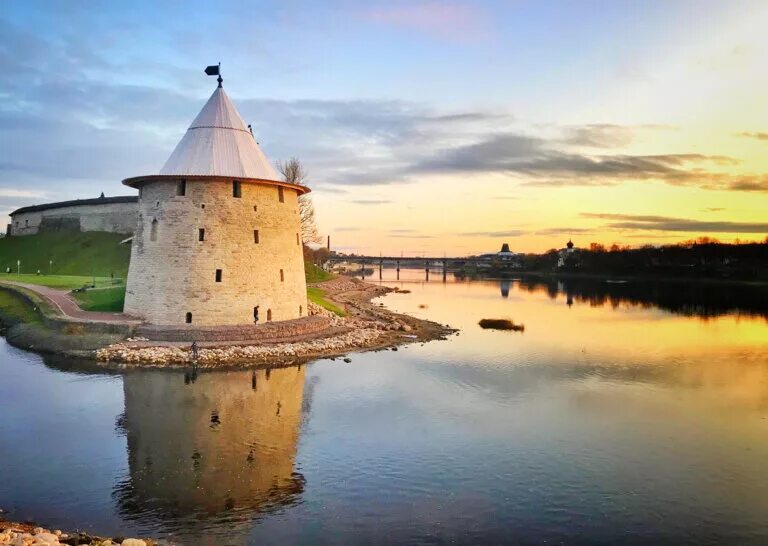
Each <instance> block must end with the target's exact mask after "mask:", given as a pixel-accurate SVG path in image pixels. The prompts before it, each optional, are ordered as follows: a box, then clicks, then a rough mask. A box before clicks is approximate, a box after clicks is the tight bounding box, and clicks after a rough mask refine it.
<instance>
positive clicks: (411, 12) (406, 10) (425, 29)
mask: <svg viewBox="0 0 768 546" xmlns="http://www.w3.org/2000/svg"><path fill="white" fill-rule="evenodd" d="M360 15H361V17H362V18H363V19H365V20H367V21H372V22H374V23H380V24H383V25H387V26H391V27H394V28H402V29H406V30H416V31H419V32H422V33H424V34H427V35H430V36H434V37H438V38H443V39H449V40H454V41H455V40H466V39H469V38H474V39H476V38H477V36H479V35H483V34H488V32H489V30H488V25H487V20H486V18H485V16H484V14H483V13H482V12H481V11H480V10H479V9H478V8H477V7H476V5H474V4H459V3H451V2H436V1H431V2H410V3H407V4H394V3H393V4H386V5H383V6H375V7H371V8H368V9H366V10H365V11H363V12H362V13H361V14H360Z"/></svg>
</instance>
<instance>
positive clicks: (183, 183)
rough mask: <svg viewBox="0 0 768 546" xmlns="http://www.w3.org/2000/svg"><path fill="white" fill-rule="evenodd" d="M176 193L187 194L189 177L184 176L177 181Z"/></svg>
mask: <svg viewBox="0 0 768 546" xmlns="http://www.w3.org/2000/svg"><path fill="white" fill-rule="evenodd" d="M176 195H179V196H185V195H187V179H186V178H182V179H181V180H179V181H178V182H177V183H176Z"/></svg>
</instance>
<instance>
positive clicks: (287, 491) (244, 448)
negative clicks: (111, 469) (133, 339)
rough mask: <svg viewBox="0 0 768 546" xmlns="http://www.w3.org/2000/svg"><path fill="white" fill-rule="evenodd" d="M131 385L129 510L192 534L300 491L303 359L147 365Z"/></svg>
mask: <svg viewBox="0 0 768 546" xmlns="http://www.w3.org/2000/svg"><path fill="white" fill-rule="evenodd" d="M123 385H124V392H125V416H124V418H123V419H122V420H121V425H120V426H122V427H123V428H124V430H125V433H126V435H127V439H128V465H129V477H128V478H127V479H126V480H125V481H123V482H122V483H121V484H119V485H118V487H117V489H116V491H115V497H116V500H117V503H118V506H119V509H120V511H121V513H122V514H123V516H124V517H126V518H128V519H130V520H134V521H136V522H137V523H139V524H140V525H141V526H146V528H148V529H153V528H156V529H158V530H161V531H164V532H174V531H183V532H185V533H186V532H190V531H191V532H195V531H200V530H202V529H205V527H206V522H207V523H208V524H213V523H218V524H221V522H222V521H225V522H230V523H232V524H236V523H238V522H242V523H247V522H249V521H250V520H252V519H253V518H254V517H255V516H257V515H258V514H259V513H264V512H269V511H273V510H276V509H279V508H281V507H284V506H287V505H291V504H294V503H296V502H297V501H298V500H299V496H300V495H301V493H302V492H303V490H304V478H303V477H302V476H301V475H300V474H298V473H296V472H294V470H293V465H294V459H295V456H296V449H297V443H298V439H299V431H300V426H301V414H302V396H303V392H304V369H303V367H294V368H281V369H273V370H257V371H233V372H210V373H200V374H195V375H192V376H190V375H189V374H186V377H185V374H181V373H179V372H176V373H170V372H164V371H148V370H143V371H135V372H131V373H127V374H126V375H125V376H124V378H123ZM232 530H233V528H232V527H231V528H230V531H232Z"/></svg>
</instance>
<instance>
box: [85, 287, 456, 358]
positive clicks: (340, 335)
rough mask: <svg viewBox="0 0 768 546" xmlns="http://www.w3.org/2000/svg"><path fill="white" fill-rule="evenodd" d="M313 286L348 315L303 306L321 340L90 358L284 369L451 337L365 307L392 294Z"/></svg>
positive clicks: (156, 349) (167, 346) (137, 349)
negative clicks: (325, 325) (317, 319)
mask: <svg viewBox="0 0 768 546" xmlns="http://www.w3.org/2000/svg"><path fill="white" fill-rule="evenodd" d="M313 286H314V287H317V288H321V289H322V290H324V291H325V295H326V298H327V299H328V300H329V301H331V302H333V303H334V304H336V305H338V306H339V307H343V308H344V309H345V310H346V312H347V313H348V315H347V316H346V317H339V316H337V315H335V314H333V313H331V312H330V311H327V310H325V309H323V308H322V307H320V306H318V305H316V304H313V303H310V304H309V313H310V314H319V315H324V316H326V317H327V318H328V319H329V320H330V323H331V327H330V328H329V329H328V332H327V335H323V336H313V337H311V338H309V339H299V340H296V341H292V342H289V343H276V344H249V343H248V342H247V341H246V342H238V343H201V344H200V348H199V350H198V354H197V358H196V359H195V358H193V355H192V353H191V350H190V345H189V344H188V343H187V344H180V343H165V342H149V341H147V340H126V341H124V342H119V343H114V344H111V345H109V346H107V347H104V348H102V349H99V350H97V351H96V358H97V360H98V361H100V362H103V363H104V364H105V365H114V366H118V367H127V366H154V367H171V366H189V365H190V364H195V365H197V366H199V367H201V368H215V367H225V366H230V367H231V366H239V365H247V366H253V365H254V364H261V365H281V364H282V365H284V364H296V363H300V362H302V361H306V360H309V359H312V358H321V357H332V356H340V355H343V354H346V353H348V352H352V351H361V350H371V349H381V348H388V347H395V346H397V345H401V344H405V343H413V342H424V341H431V340H435V339H444V338H445V337H447V336H448V335H450V334H452V333H454V332H455V330H453V329H451V328H450V327H449V326H447V325H446V326H443V325H440V324H437V323H434V322H431V321H426V320H421V319H417V318H415V317H410V316H407V315H401V314H397V313H393V312H391V311H389V310H387V309H384V308H382V307H380V306H377V305H374V304H373V303H371V300H372V299H373V298H375V297H378V296H382V295H384V294H387V293H389V292H392V291H393V290H392V289H390V288H387V287H384V286H380V285H375V284H371V283H367V282H364V281H361V280H358V279H351V278H347V277H339V278H336V279H333V280H330V281H326V282H323V283H318V284H315V285H313Z"/></svg>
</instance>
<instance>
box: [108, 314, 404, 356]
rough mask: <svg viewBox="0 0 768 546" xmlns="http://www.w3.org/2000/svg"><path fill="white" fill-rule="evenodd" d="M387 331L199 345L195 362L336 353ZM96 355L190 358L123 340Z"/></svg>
mask: <svg viewBox="0 0 768 546" xmlns="http://www.w3.org/2000/svg"><path fill="white" fill-rule="evenodd" d="M356 322H363V321H356ZM388 330H389V328H386V327H385V325H381V326H379V327H378V328H377V327H370V326H368V327H354V328H352V329H350V330H348V331H346V332H344V333H339V334H337V335H331V336H328V337H324V338H320V339H310V340H306V341H297V342H295V343H280V344H275V345H236V346H225V347H212V348H201V349H199V350H198V358H197V364H198V365H200V366H202V367H208V366H211V367H213V366H216V365H220V364H225V363H232V362H243V361H248V362H265V361H268V360H279V359H281V358H292V357H302V356H315V355H322V354H338V353H339V352H343V351H345V350H347V349H351V348H359V347H367V346H370V345H372V344H374V343H375V342H376V341H377V340H378V339H379V338H380V337H381V336H382V335H383V334H384V333H385V332H386V331H388ZM96 357H97V358H98V359H99V360H101V361H106V362H122V363H127V364H134V363H135V364H159V365H166V364H185V363H189V362H191V360H192V355H191V353H190V350H189V348H188V347H175V346H157V347H131V346H128V345H125V344H122V343H117V344H114V345H110V346H109V347H105V348H103V349H100V350H99V351H97V353H96Z"/></svg>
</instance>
